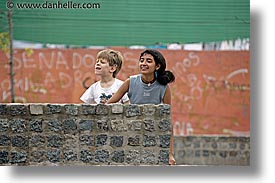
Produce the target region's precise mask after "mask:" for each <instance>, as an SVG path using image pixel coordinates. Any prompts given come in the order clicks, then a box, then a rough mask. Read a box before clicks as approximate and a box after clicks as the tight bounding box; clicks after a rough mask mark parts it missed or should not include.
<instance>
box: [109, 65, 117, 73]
mask: <svg viewBox="0 0 275 183" xmlns="http://www.w3.org/2000/svg"><path fill="white" fill-rule="evenodd" d="M116 69H117V65H116V64H114V65H113V66H111V69H110V71H111V72H115V71H116Z"/></svg>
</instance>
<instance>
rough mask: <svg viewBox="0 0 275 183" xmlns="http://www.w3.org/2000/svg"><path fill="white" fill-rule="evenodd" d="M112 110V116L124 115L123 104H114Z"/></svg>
mask: <svg viewBox="0 0 275 183" xmlns="http://www.w3.org/2000/svg"><path fill="white" fill-rule="evenodd" d="M111 109H112V114H122V113H123V105H122V104H112V105H111Z"/></svg>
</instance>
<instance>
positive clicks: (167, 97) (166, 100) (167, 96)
mask: <svg viewBox="0 0 275 183" xmlns="http://www.w3.org/2000/svg"><path fill="white" fill-rule="evenodd" d="M163 103H164V104H169V105H171V90H170V87H169V85H167V88H166V91H165V94H164V97H163Z"/></svg>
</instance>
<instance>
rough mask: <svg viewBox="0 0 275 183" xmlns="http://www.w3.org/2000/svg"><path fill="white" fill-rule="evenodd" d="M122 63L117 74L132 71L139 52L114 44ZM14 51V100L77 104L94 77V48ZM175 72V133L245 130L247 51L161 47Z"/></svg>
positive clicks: (5, 89)
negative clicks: (119, 52) (117, 46)
mask: <svg viewBox="0 0 275 183" xmlns="http://www.w3.org/2000/svg"><path fill="white" fill-rule="evenodd" d="M114 49H117V50H119V51H121V52H122V54H123V57H124V63H123V66H122V69H121V71H120V73H119V74H118V78H119V79H121V80H125V79H126V78H128V77H129V76H130V75H133V74H137V73H138V72H139V70H138V60H139V54H140V53H141V52H142V51H143V50H139V49H137V50H132V49H128V48H114ZM33 51H34V52H33V54H32V55H28V54H27V53H26V51H25V50H23V49H19V50H15V52H14V72H15V94H16V97H15V99H16V102H22V103H81V101H80V100H79V97H80V96H81V94H82V93H83V92H84V91H85V89H86V88H87V87H89V86H90V85H91V84H92V83H94V82H95V81H97V79H98V78H96V76H95V75H94V64H95V60H96V54H97V53H98V51H100V50H99V49H37V50H33ZM160 51H161V52H162V53H163V55H164V56H165V58H166V60H167V69H168V70H170V71H172V72H173V73H174V74H175V76H176V81H175V82H174V83H172V84H170V86H171V91H172V105H171V110H172V114H171V115H172V122H173V124H174V133H175V135H187V134H229V135H246V134H249V132H250V118H249V117H250V80H249V78H250V67H249V59H250V57H249V55H250V52H249V51H184V50H160ZM9 73H10V68H9V58H8V55H7V54H5V53H3V52H0V77H1V80H0V95H1V96H0V101H1V103H8V102H10V101H11V92H10V88H11V85H10V76H9Z"/></svg>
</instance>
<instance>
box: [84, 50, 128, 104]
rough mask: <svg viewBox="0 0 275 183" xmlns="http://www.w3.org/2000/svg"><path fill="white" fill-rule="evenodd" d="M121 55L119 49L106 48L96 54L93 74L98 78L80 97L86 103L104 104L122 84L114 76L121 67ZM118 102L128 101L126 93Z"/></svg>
mask: <svg viewBox="0 0 275 183" xmlns="http://www.w3.org/2000/svg"><path fill="white" fill-rule="evenodd" d="M122 62H123V57H122V55H121V53H120V52H119V51H115V50H111V49H106V50H102V51H100V52H99V53H98V54H97V59H96V64H95V75H97V76H100V78H101V79H100V80H99V81H97V82H96V83H94V84H92V85H91V86H90V87H89V88H88V89H87V90H86V91H85V92H84V93H83V95H82V96H81V97H80V100H82V101H83V102H85V103H87V104H105V102H107V100H108V99H110V98H111V97H112V96H113V94H114V93H116V92H117V90H118V89H119V88H120V86H121V85H122V84H123V81H121V80H119V79H117V78H116V76H117V74H118V72H119V71H120V69H121V66H122ZM119 102H120V103H129V98H128V95H127V93H126V94H125V95H124V96H123V97H122V98H121V100H120V101H119Z"/></svg>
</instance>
